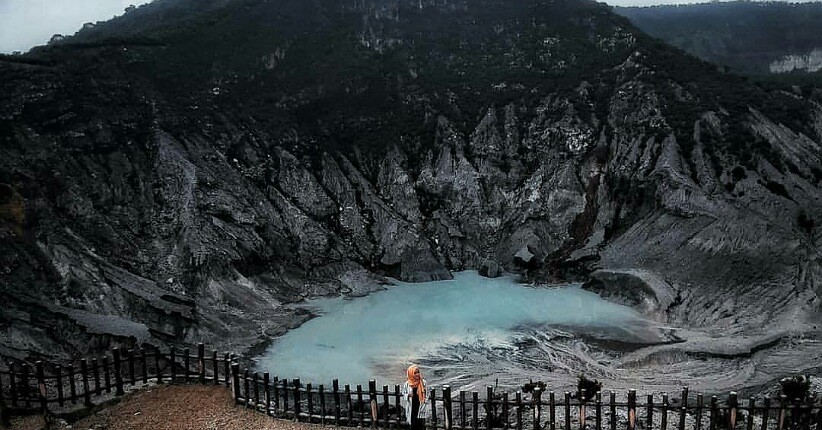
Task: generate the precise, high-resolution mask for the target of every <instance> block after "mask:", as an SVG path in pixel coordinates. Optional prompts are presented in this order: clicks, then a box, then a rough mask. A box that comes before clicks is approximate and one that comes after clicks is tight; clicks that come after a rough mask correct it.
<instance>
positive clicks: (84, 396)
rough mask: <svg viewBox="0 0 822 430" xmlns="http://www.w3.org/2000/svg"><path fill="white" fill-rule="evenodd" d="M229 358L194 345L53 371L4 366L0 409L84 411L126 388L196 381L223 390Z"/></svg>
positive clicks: (44, 366)
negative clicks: (191, 347)
mask: <svg viewBox="0 0 822 430" xmlns="http://www.w3.org/2000/svg"><path fill="white" fill-rule="evenodd" d="M233 360H234V357H233V356H232V355H229V354H222V355H219V354H218V353H217V352H216V351H213V352H211V353H209V354H206V352H205V347H204V345H202V344H200V345H198V348H197V351H196V354H191V353H190V351H189V350H188V349H185V350H182V351H181V350H176V349H173V348H172V349H171V350H170V351H169V352H167V353H162V352H161V351H160V350H159V349H157V348H140V349H139V350H127V351H121V350H119V349H117V348H114V349H113V350H112V351H111V354H110V355H105V356H103V357H99V358H98V357H95V358H89V359H82V360H80V361H79V362H78V363H77V365H68V366H65V367H63V366H59V365H53V364H49V363H44V362H42V361H38V362H37V363H35V364H34V366H31V365H28V364H22V365H15V364H9V366H8V370H5V371H0V409H7V410H10V411H12V413H16V414H23V413H30V412H32V411H41V412H44V413H48V412H50V411H54V410H60V409H62V408H71V407H78V406H81V407H82V406H85V407H89V406H92V405H93V404H94V400H97V399H101V398H104V397H107V396H109V397H110V396H121V395H123V394H125V391H126V390H127V389H129V388H130V387H134V386H138V385H141V384H147V383H149V382H156V383H163V382H200V383H202V384H214V385H221V384H224V385H226V386H228V385H230V383H231V377H230V372H231V366H230V365H231V363H232V361H233Z"/></svg>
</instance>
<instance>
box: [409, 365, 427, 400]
mask: <svg viewBox="0 0 822 430" xmlns="http://www.w3.org/2000/svg"><path fill="white" fill-rule="evenodd" d="M407 373H408V388H409V389H411V388H414V387H417V397H419V399H420V403H425V387H424V386H423V385H422V375H420V368H419V367H417V366H415V365H413V364H412V365H410V366H408V372H407Z"/></svg>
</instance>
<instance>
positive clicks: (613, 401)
mask: <svg viewBox="0 0 822 430" xmlns="http://www.w3.org/2000/svg"><path fill="white" fill-rule="evenodd" d="M608 400H610V405H609V409H610V410H611V430H616V428H617V414H616V393H615V392H613V391H611V392H610V393H608Z"/></svg>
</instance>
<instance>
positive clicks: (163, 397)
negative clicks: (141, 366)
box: [11, 385, 323, 430]
mask: <svg viewBox="0 0 822 430" xmlns="http://www.w3.org/2000/svg"><path fill="white" fill-rule="evenodd" d="M11 428H12V429H15V430H39V429H46V428H49V429H78V430H86V429H93V430H97V429H101V430H103V429H105V430H126V429H134V430H142V429H146V430H165V429H168V430H217V429H219V430H223V429H224V430H244V429H255V430H256V429H261V430H317V429H321V428H323V427H322V426H319V425H316V424H303V423H299V424H297V423H294V422H291V421H285V420H277V419H274V418H271V417H267V416H265V415H263V414H262V413H258V412H254V411H251V410H248V409H245V408H243V407H241V406H235V405H234V402H233V400H232V398H231V393H230V392H229V390H228V389H227V388H224V387H213V386H200V385H165V386H158V387H152V388H150V389H145V390H140V391H136V392H134V393H131V394H128V395H126V396H125V397H124V398H123V400H122V401H121V402H120V403H118V404H116V405H113V406H109V407H106V408H104V409H103V410H101V411H100V412H97V413H96V414H94V415H91V416H89V417H86V418H84V419H82V420H80V421H77V422H75V423H65V422H63V421H60V420H58V421H57V422H55V423H53V424H52V425H51V427H46V426H45V423H44V420H43V418H42V417H40V416H36V417H26V418H18V419H14V420H12V426H11Z"/></svg>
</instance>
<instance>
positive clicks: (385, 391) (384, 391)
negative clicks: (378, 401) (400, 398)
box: [382, 385, 391, 429]
mask: <svg viewBox="0 0 822 430" xmlns="http://www.w3.org/2000/svg"><path fill="white" fill-rule="evenodd" d="M382 404H383V405H385V417H383V421H382V425H383V426H384V428H386V429H387V428H388V427H389V426H390V425H391V410H390V409H389V406H391V401H390V397H389V394H388V385H383V386H382Z"/></svg>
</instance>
